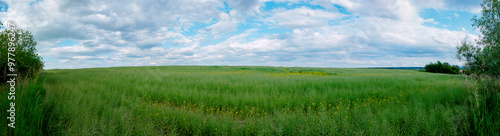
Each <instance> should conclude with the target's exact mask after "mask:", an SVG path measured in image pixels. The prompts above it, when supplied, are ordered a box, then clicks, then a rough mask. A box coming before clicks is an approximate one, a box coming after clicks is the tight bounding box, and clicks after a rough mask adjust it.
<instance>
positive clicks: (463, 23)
mask: <svg viewBox="0 0 500 136" xmlns="http://www.w3.org/2000/svg"><path fill="white" fill-rule="evenodd" d="M480 3H481V1H479V0H372V1H365V0H305V1H302V0H277V1H272V0H168V1H153V0H120V1H117V0H116V1H113V0H111V1H110V0H103V1H90V0H81V1H72V0H31V1H30V0H20V1H18V0H6V1H0V21H2V22H9V21H11V22H15V23H16V24H18V26H19V28H22V29H26V30H29V31H31V32H33V34H34V36H35V39H36V40H37V42H38V45H37V48H38V53H39V54H40V55H41V56H42V57H43V58H44V61H45V62H46V63H45V68H46V69H54V68H88V67H112V66H151V65H258V66H301V67H394V66H396V67H405V66H417V67H422V66H424V65H425V64H427V63H429V62H431V61H432V62H435V61H438V60H440V61H446V62H450V64H456V65H460V62H459V61H458V60H457V59H456V58H455V54H454V53H455V51H456V50H455V47H456V46H457V45H458V43H459V42H460V40H462V39H467V40H469V41H473V40H474V39H477V38H478V32H477V31H476V30H475V29H474V28H473V27H472V26H471V24H472V22H471V21H470V20H471V19H472V17H473V16H474V15H480V11H481V8H480V5H479V4H480Z"/></svg>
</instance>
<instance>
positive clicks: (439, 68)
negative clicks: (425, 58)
mask: <svg viewBox="0 0 500 136" xmlns="http://www.w3.org/2000/svg"><path fill="white" fill-rule="evenodd" d="M424 68H425V71H426V72H433V73H448V74H458V73H460V68H459V67H458V66H457V65H453V66H451V65H450V64H449V63H448V62H444V63H441V62H440V61H438V62H437V63H432V62H431V63H430V64H427V65H425V67H424Z"/></svg>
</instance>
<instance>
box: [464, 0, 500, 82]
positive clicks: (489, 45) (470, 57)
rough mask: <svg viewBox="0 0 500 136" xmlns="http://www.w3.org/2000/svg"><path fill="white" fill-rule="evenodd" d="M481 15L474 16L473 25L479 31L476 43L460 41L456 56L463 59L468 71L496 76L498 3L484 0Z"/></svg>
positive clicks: (499, 25)
mask: <svg viewBox="0 0 500 136" xmlns="http://www.w3.org/2000/svg"><path fill="white" fill-rule="evenodd" d="M481 7H482V8H483V10H482V16H481V17H477V16H474V18H473V19H472V21H473V25H472V26H474V27H477V29H478V30H479V31H480V32H481V35H480V39H479V40H478V42H477V44H473V43H471V42H466V41H465V40H464V41H462V43H461V44H460V46H459V47H457V57H458V59H459V60H460V61H463V62H464V63H465V66H466V71H467V72H468V73H474V74H485V75H489V76H492V77H496V78H498V75H499V74H500V3H499V2H498V0H484V1H483V3H482V4H481Z"/></svg>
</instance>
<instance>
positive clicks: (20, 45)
mask: <svg viewBox="0 0 500 136" xmlns="http://www.w3.org/2000/svg"><path fill="white" fill-rule="evenodd" d="M2 25H3V24H2V23H1V22H0V26H2ZM9 33H14V34H15V37H14V39H15V40H14V43H15V44H16V46H15V51H14V52H13V54H14V55H15V56H10V57H11V58H13V59H14V60H15V62H14V64H15V65H14V68H15V72H14V73H17V75H18V76H20V77H34V76H37V75H38V74H39V73H40V72H41V71H42V69H43V61H42V58H41V57H40V56H38V54H37V50H36V48H35V47H36V44H37V42H36V41H35V39H34V38H33V35H32V34H31V32H29V31H26V30H22V29H16V30H15V31H14V32H12V31H11V30H9V29H4V30H2V31H1V32H0V55H1V56H0V58H1V59H0V80H1V82H2V83H3V82H4V81H6V75H7V73H12V72H10V71H9V66H8V62H9V61H8V59H7V58H8V57H9V56H8V48H9V46H8V44H9V42H10V41H9V38H11V37H9Z"/></svg>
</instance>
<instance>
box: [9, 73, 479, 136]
mask: <svg viewBox="0 0 500 136" xmlns="http://www.w3.org/2000/svg"><path fill="white" fill-rule="evenodd" d="M37 83H39V84H41V86H43V88H41V86H39V87H38V88H39V90H44V91H46V96H45V97H46V98H47V99H48V100H45V101H50V102H51V104H50V105H49V107H51V110H50V111H48V112H47V114H51V115H50V116H49V117H50V118H49V119H50V120H51V122H52V123H50V125H49V126H50V127H47V129H48V130H46V131H51V132H56V133H57V134H65V135H159V134H167V135H169V134H177V135H366V134H368V135H373V134H376V135H400V134H402V135H442V134H444V135H463V134H469V132H470V131H471V130H470V129H471V128H470V116H469V115H468V114H469V112H468V111H467V109H468V107H467V106H468V104H467V103H466V98H467V91H466V89H467V87H466V86H465V85H464V84H463V81H462V77H461V76H457V75H448V74H434V73H425V72H419V71H416V70H391V69H337V68H295V67H286V68H285V67H246V66H241V67H236V66H165V67H117V68H92V69H74V70H47V71H44V73H43V74H42V76H41V78H40V79H39V80H38V81H37ZM2 94H3V93H2ZM19 97H21V99H22V96H19ZM19 118H22V117H19ZM45 127H46V126H45Z"/></svg>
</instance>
